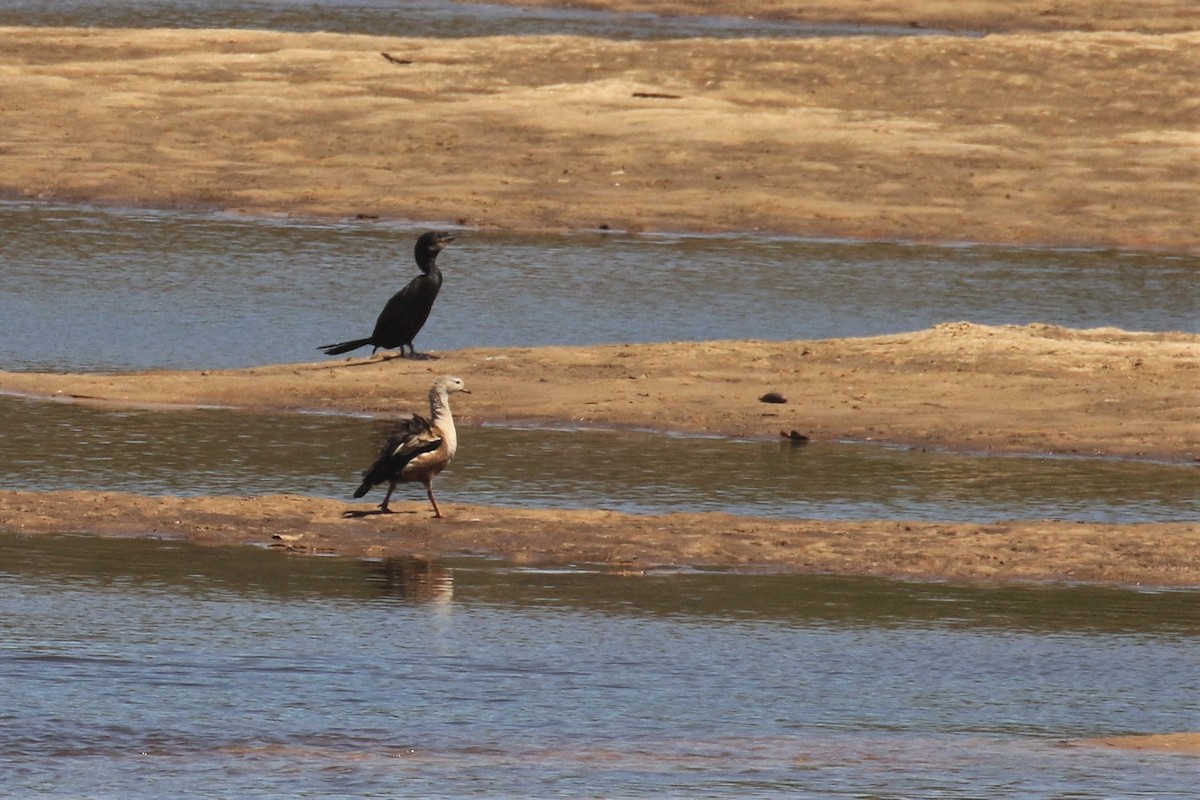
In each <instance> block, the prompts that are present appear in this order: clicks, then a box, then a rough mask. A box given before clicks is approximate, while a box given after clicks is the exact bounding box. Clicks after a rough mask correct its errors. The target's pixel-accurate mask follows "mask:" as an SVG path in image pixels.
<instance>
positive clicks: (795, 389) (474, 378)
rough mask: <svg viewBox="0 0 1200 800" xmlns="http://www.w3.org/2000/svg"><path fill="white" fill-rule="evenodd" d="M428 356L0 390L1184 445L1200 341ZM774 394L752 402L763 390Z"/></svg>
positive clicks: (9, 382) (902, 343) (1009, 445)
mask: <svg viewBox="0 0 1200 800" xmlns="http://www.w3.org/2000/svg"><path fill="white" fill-rule="evenodd" d="M439 355H440V356H441V357H440V358H439V359H437V360H432V361H420V360H410V359H398V358H386V359H362V358H358V359H331V360H329V361H325V362H320V363H311V364H287V365H273V366H264V367H256V368H252V369H245V370H227V371H205V372H169V371H164V372H144V373H131V374H42V373H19V372H7V373H0V390H4V391H10V392H27V393H35V394H42V395H47V396H57V397H68V398H76V399H86V400H93V401H111V402H117V403H125V404H134V405H145V404H184V405H194V404H213V405H225V406H233V407H246V408H258V409H283V410H287V409H333V410H343V411H354V412H370V413H377V414H385V415H386V414H392V415H400V414H406V413H407V412H410V411H414V410H417V411H420V410H422V409H424V408H425V400H424V397H425V393H426V391H427V390H428V387H429V384H430V382H431V381H432V378H433V377H434V376H436V375H439V374H444V373H449V374H456V375H460V376H462V377H463V378H464V379H466V380H467V382H468V385H469V386H470V387H471V388H472V392H473V394H471V395H470V396H469V397H463V398H462V399H461V400H460V401H459V402H458V403H457V404H456V409H455V413H456V415H457V416H458V417H459V418H460V419H461V420H463V421H466V422H470V423H476V424H479V423H505V422H530V421H532V422H538V423H544V424H557V425H561V424H587V425H602V426H614V427H635V428H644V429H649V430H656V431H680V432H693V433H716V434H724V435H731V436H750V437H756V436H778V435H779V433H780V431H791V430H797V431H799V432H800V433H803V434H805V435H808V436H810V437H813V438H816V439H821V440H838V439H856V440H874V441H882V442H893V443H900V444H909V445H916V446H933V447H944V448H952V449H959V450H994V451H1006V452H1052V453H1077V454H1087V455H1097V454H1101V455H1121V456H1150V457H1159V458H1167V459H1171V460H1187V461H1190V460H1195V459H1196V458H1197V457H1198V456H1200V417H1197V415H1196V413H1195V412H1196V387H1197V386H1198V385H1200V336H1197V335H1194V334H1142V333H1128V332H1124V331H1118V330H1112V329H1102V330H1092V331H1076V330H1069V329H1065V328H1059V327H1052V326H1045V325H1031V326H1024V327H1015V326H984V325H971V324H967V323H948V324H944V325H939V326H937V327H935V328H932V329H929V330H925V331H919V332H916V333H910V334H897V335H891V336H880V337H871V338H863V339H838V340H818V341H795V342H763V341H748V342H698V343H663V344H636V345H608V346H597V347H545V348H532V349H522V348H513V349H496V350H489V349H477V350H463V351H455V352H446V353H441V354H439ZM768 392H776V393H779V394H782V395H783V396H784V397H785V398H786V399H787V402H786V403H784V404H776V403H764V402H762V401H761V400H760V398H761V397H762V396H763V395H764V394H766V393H768Z"/></svg>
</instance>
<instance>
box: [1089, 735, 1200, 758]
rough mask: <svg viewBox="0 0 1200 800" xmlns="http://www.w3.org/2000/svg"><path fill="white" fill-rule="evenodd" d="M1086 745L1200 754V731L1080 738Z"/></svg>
mask: <svg viewBox="0 0 1200 800" xmlns="http://www.w3.org/2000/svg"><path fill="white" fill-rule="evenodd" d="M1075 744H1077V745H1082V746H1084V747H1108V748H1113V749H1116V750H1149V751H1154V752H1161V753H1182V754H1186V755H1193V756H1195V755H1200V733H1194V732H1184V733H1147V734H1140V735H1133V736H1104V737H1100V738H1096V739H1080V740H1078V741H1076V742H1075Z"/></svg>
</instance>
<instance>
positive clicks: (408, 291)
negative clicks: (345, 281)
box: [320, 231, 454, 356]
mask: <svg viewBox="0 0 1200 800" xmlns="http://www.w3.org/2000/svg"><path fill="white" fill-rule="evenodd" d="M452 241H454V237H453V236H452V235H450V234H449V233H443V232H441V231H429V232H428V233H423V234H421V236H420V238H419V239H417V246H416V247H415V248H414V255H415V256H416V259H417V266H418V267H420V268H421V274H420V275H418V276H417V277H415V278H413V279H412V280H411V281H409V283H408V286H405V287H404V288H403V289H401V290H400V291H398V292H396V293H395V294H394V295H392V298H391V299H390V300H388V301H387V305H385V306H384V307H383V311H381V312H379V318H378V319H376V320H375V330H374V331H372V332H371V335H370V336H368V337H367V338H365V339H351V340H350V341H348V342H338V343H337V344H323V345H321V347H320V349H321V350H324V351H325V355H327V356H336V355H340V354H341V353H348V352H350V351H351V350H357V349H358V348H360V347H362V346H363V345H368V344H369V345H371V346H372V347H373V348H374V349H373V350H371V352H372V353H374V352H375V351H376V350H378V349H379V348H381V347H383V348H387V349H391V348H394V347H399V348H400V355H402V356H403V355H404V345H408V351H409V352H408V354H409V355H410V356H416V354H417V351H416V348H414V347H413V339H415V338H416V336H417V333H418V332H420V330H421V326H423V325H424V324H425V320H427V319H428V318H429V310H430V309H431V308H433V301H434V300H436V299H437V296H438V290H439V289H441V288H442V271H441V270H440V269H438V265H437V254H438V253H440V252H441V250H442V248H443V247H445V246H446V245H447V244H448V243H450V242H452Z"/></svg>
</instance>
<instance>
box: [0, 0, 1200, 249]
mask: <svg viewBox="0 0 1200 800" xmlns="http://www.w3.org/2000/svg"><path fill="white" fill-rule="evenodd" d="M875 5H878V4H875ZM893 5H894V4H893ZM931 5H932V4H931ZM942 5H943V6H945V5H947V4H942ZM971 5H972V6H978V5H979V4H971ZM986 5H987V7H989V8H991V9H993V10H995V9H998V8H1001V7H1002V5H1011V4H999V3H992V4H986ZM1089 8H1090V6H1089ZM1138 8H1139V9H1141V8H1142V7H1141V6H1138ZM1089 13H1090V12H1089ZM1139 13H1140V11H1139ZM1079 16H1081V17H1082V16H1086V15H1085V14H1084V13H1083V12H1082V11H1081V12H1080V13H1079ZM1146 18H1147V19H1150V18H1152V12H1151V11H1147V12H1146ZM0 35H2V36H3V37H4V41H5V47H4V48H3V50H2V51H0V74H3V76H4V95H5V97H6V102H4V103H0V125H2V126H3V127H4V130H5V145H4V147H3V148H0V176H2V177H0V195H8V196H26V197H40V198H56V199H66V200H93V201H96V200H98V201H104V202H114V203H127V204H134V205H144V206H168V207H170V206H176V207H177V206H200V207H214V208H223V209H231V210H239V211H245V212H249V213H255V214H274V213H283V214H298V215H333V216H346V215H356V214H366V215H380V216H385V217H396V218H409V219H419V220H450V221H461V222H462V223H464V224H467V225H472V226H485V227H487V226H492V227H499V228H507V229H514V228H524V229H550V230H556V229H564V228H589V227H596V226H601V225H608V226H611V227H614V228H626V229H630V230H690V231H709V230H744V231H751V230H767V231H776V232H784V233H793V234H801V235H812V236H848V237H866V238H885V239H909V240H926V241H947V240H952V241H962V240H969V241H989V242H1022V243H1048V244H1087V245H1101V246H1119V247H1163V248H1174V249H1180V250H1189V249H1190V250H1194V249H1196V248H1197V246H1198V245H1200V234H1198V233H1197V227H1196V224H1195V222H1196V219H1197V217H1198V216H1200V214H1198V212H1200V200H1198V199H1197V198H1198V195H1197V192H1196V191H1195V189H1196V185H1197V183H1198V181H1200V159H1198V158H1197V157H1196V155H1197V142H1198V141H1200V139H1198V137H1200V123H1198V119H1200V118H1198V117H1197V113H1196V110H1197V109H1196V99H1195V91H1194V88H1195V80H1194V78H1195V75H1197V74H1200V33H1178V34H1169V35H1148V34H1144V33H1109V32H1101V33H1044V34H1043V33H1038V34H1034V33H1019V34H1011V35H997V36H988V37H985V38H964V37H948V36H931V37H914V38H902V39H896V38H875V37H849V38H838V39H808V40H717V39H702V40H679V41H668V42H614V41H605V40H598V39H588V38H580V37H559V36H550V37H493V38H483V39H453V40H435V39H399V38H392V37H371V36H345V35H331V34H283V33H271V32H263V31H233V30H227V31H225V30H223V31H196V30H140V31H129V30H78V29H27V28H9V29H4V30H3V31H2V32H0ZM382 52H387V53H390V54H391V55H393V56H394V57H395V58H397V59H398V60H399V61H402V62H404V63H396V62H395V61H389V60H386V59H384V58H383V57H382V56H381V55H380V53H382Z"/></svg>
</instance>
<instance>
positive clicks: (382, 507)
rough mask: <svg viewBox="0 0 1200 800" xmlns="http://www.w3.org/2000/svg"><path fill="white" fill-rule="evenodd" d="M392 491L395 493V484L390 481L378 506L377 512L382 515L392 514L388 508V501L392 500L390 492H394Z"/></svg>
mask: <svg viewBox="0 0 1200 800" xmlns="http://www.w3.org/2000/svg"><path fill="white" fill-rule="evenodd" d="M394 491H396V482H395V481H391V482H390V484H389V485H388V490H387V494H385V495H384V496H383V502H382V503H380V504H379V510H380V511H382V512H383V513H384V514H390V513H392V510H391V509H390V508H388V500H391V499H392V492H394Z"/></svg>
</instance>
